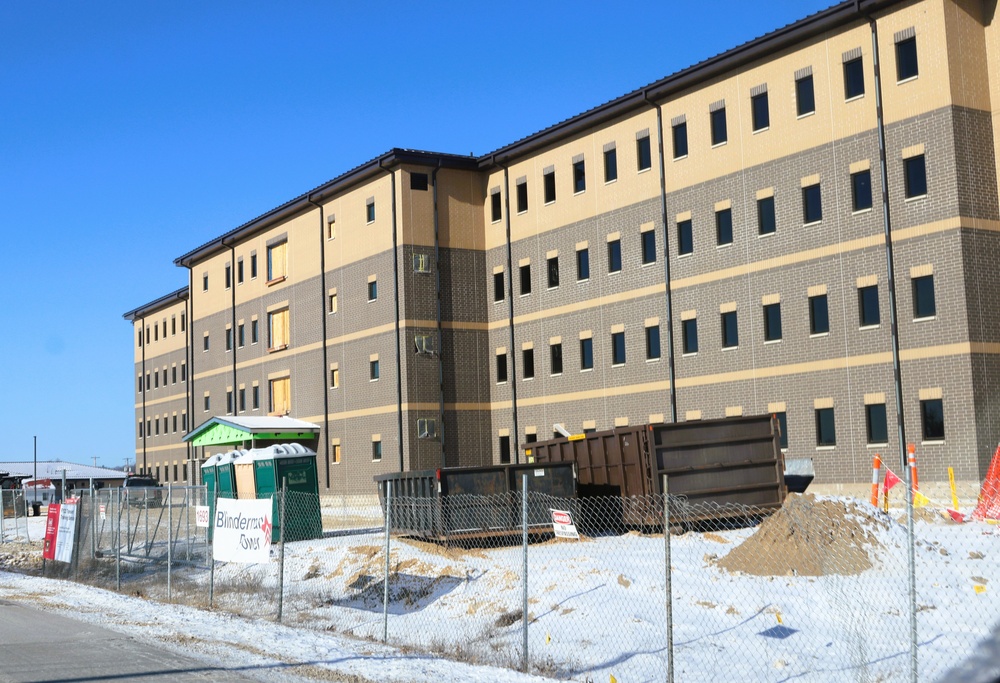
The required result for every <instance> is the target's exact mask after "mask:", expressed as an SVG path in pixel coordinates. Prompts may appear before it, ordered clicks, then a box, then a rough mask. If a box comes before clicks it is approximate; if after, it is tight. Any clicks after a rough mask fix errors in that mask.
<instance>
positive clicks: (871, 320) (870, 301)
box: [858, 284, 882, 327]
mask: <svg viewBox="0 0 1000 683" xmlns="http://www.w3.org/2000/svg"><path fill="white" fill-rule="evenodd" d="M858 323H859V326H860V327H877V326H879V325H881V324H882V313H881V311H880V306H879V300H878V285H877V284H874V285H868V286H866V287H858Z"/></svg>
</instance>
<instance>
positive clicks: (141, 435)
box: [139, 420, 146, 439]
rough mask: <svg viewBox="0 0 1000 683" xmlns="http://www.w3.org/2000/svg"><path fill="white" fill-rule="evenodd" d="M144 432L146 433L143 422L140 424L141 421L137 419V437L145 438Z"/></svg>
mask: <svg viewBox="0 0 1000 683" xmlns="http://www.w3.org/2000/svg"><path fill="white" fill-rule="evenodd" d="M145 434H146V431H145V425H143V424H142V421H141V420H140V421H139V438H140V439H144V438H146V437H145Z"/></svg>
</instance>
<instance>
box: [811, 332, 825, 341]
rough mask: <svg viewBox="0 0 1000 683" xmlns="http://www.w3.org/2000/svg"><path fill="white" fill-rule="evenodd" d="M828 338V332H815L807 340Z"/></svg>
mask: <svg viewBox="0 0 1000 683" xmlns="http://www.w3.org/2000/svg"><path fill="white" fill-rule="evenodd" d="M829 336H830V333H829V332H816V333H814V334H810V335H809V338H810V339H822V338H823V337H829Z"/></svg>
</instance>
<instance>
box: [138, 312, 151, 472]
mask: <svg viewBox="0 0 1000 683" xmlns="http://www.w3.org/2000/svg"><path fill="white" fill-rule="evenodd" d="M139 339H141V340H142V365H141V370H140V373H141V374H140V375H139V382H140V384H141V385H142V471H143V474H145V472H146V441H147V440H148V439H149V433H148V430H147V429H146V394H148V393H149V383H148V382H146V344H148V343H149V338H148V337H147V335H146V316H142V317H141V318H139Z"/></svg>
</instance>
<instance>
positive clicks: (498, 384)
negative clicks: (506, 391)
mask: <svg viewBox="0 0 1000 683" xmlns="http://www.w3.org/2000/svg"><path fill="white" fill-rule="evenodd" d="M506 383H507V380H504V381H503V382H497V386H503V385H504V384H506Z"/></svg>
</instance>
